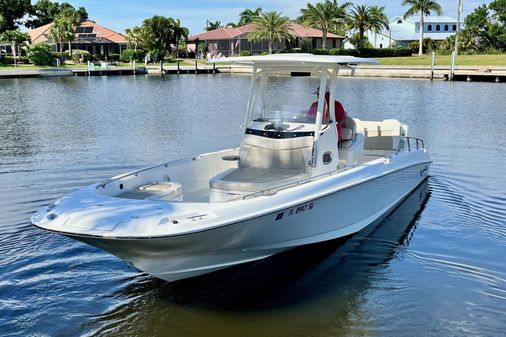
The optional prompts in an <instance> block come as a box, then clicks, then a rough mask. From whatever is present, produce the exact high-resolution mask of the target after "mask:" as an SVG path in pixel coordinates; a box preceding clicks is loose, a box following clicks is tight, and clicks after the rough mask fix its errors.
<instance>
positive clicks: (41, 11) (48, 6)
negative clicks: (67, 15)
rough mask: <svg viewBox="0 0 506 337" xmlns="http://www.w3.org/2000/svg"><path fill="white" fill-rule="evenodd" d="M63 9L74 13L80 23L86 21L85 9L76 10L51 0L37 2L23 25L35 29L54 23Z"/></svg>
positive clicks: (86, 13) (38, 0)
mask: <svg viewBox="0 0 506 337" xmlns="http://www.w3.org/2000/svg"><path fill="white" fill-rule="evenodd" d="M65 9H71V10H73V11H75V12H76V15H77V17H78V18H79V21H80V22H83V21H87V20H88V12H87V11H86V8H84V7H79V8H78V9H77V10H76V9H75V8H74V7H73V6H72V5H70V4H69V3H66V2H64V3H62V4H59V3H57V2H53V1H51V0H37V2H36V3H35V4H34V5H33V6H32V8H31V10H30V17H29V19H28V20H27V22H26V23H25V26H26V27H28V28H37V27H40V26H43V25H45V24H48V23H51V22H53V21H54V19H55V18H56V16H57V15H58V14H59V13H60V12H61V11H63V10H65Z"/></svg>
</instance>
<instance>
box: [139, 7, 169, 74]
mask: <svg viewBox="0 0 506 337" xmlns="http://www.w3.org/2000/svg"><path fill="white" fill-rule="evenodd" d="M141 40H142V45H143V47H144V48H145V49H146V50H147V51H148V52H149V53H151V54H153V55H156V56H157V57H158V59H159V60H160V71H162V73H163V59H164V58H165V56H166V55H167V53H168V52H170V51H171V50H172V47H171V43H172V42H173V41H174V40H175V39H174V19H172V18H167V17H164V16H159V15H155V16H153V17H152V18H150V19H146V20H144V22H143V23H142V34H141Z"/></svg>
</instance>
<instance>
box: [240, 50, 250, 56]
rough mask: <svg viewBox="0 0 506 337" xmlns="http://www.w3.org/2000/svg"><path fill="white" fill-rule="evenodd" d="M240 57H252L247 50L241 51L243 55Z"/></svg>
mask: <svg viewBox="0 0 506 337" xmlns="http://www.w3.org/2000/svg"><path fill="white" fill-rule="evenodd" d="M239 55H241V56H250V55H251V54H250V52H249V51H247V50H241V53H240V54H239Z"/></svg>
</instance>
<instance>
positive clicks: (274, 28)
mask: <svg viewBox="0 0 506 337" xmlns="http://www.w3.org/2000/svg"><path fill="white" fill-rule="evenodd" d="M252 23H253V25H254V26H253V28H252V29H251V30H250V31H249V33H248V40H250V41H253V42H256V41H262V40H264V39H266V40H267V41H268V42H269V54H272V50H273V45H274V40H278V41H281V39H283V38H284V39H286V40H287V41H290V40H291V39H292V38H293V35H292V33H291V24H290V20H289V19H288V18H287V17H286V16H282V15H281V13H279V12H276V11H273V12H266V13H265V12H264V13H262V14H260V16H258V17H256V18H253V21H252Z"/></svg>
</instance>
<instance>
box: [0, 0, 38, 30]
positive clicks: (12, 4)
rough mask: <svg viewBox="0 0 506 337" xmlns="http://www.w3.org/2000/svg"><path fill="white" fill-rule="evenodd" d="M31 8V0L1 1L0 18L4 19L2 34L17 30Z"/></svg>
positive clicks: (1, 27)
mask: <svg viewBox="0 0 506 337" xmlns="http://www.w3.org/2000/svg"><path fill="white" fill-rule="evenodd" d="M30 8H31V3H30V0H0V16H2V18H3V20H2V25H1V26H0V33H2V32H5V31H6V30H16V29H17V28H18V26H19V23H20V22H19V21H20V19H22V18H23V17H24V16H25V15H26V14H28V11H29V10H30Z"/></svg>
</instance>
